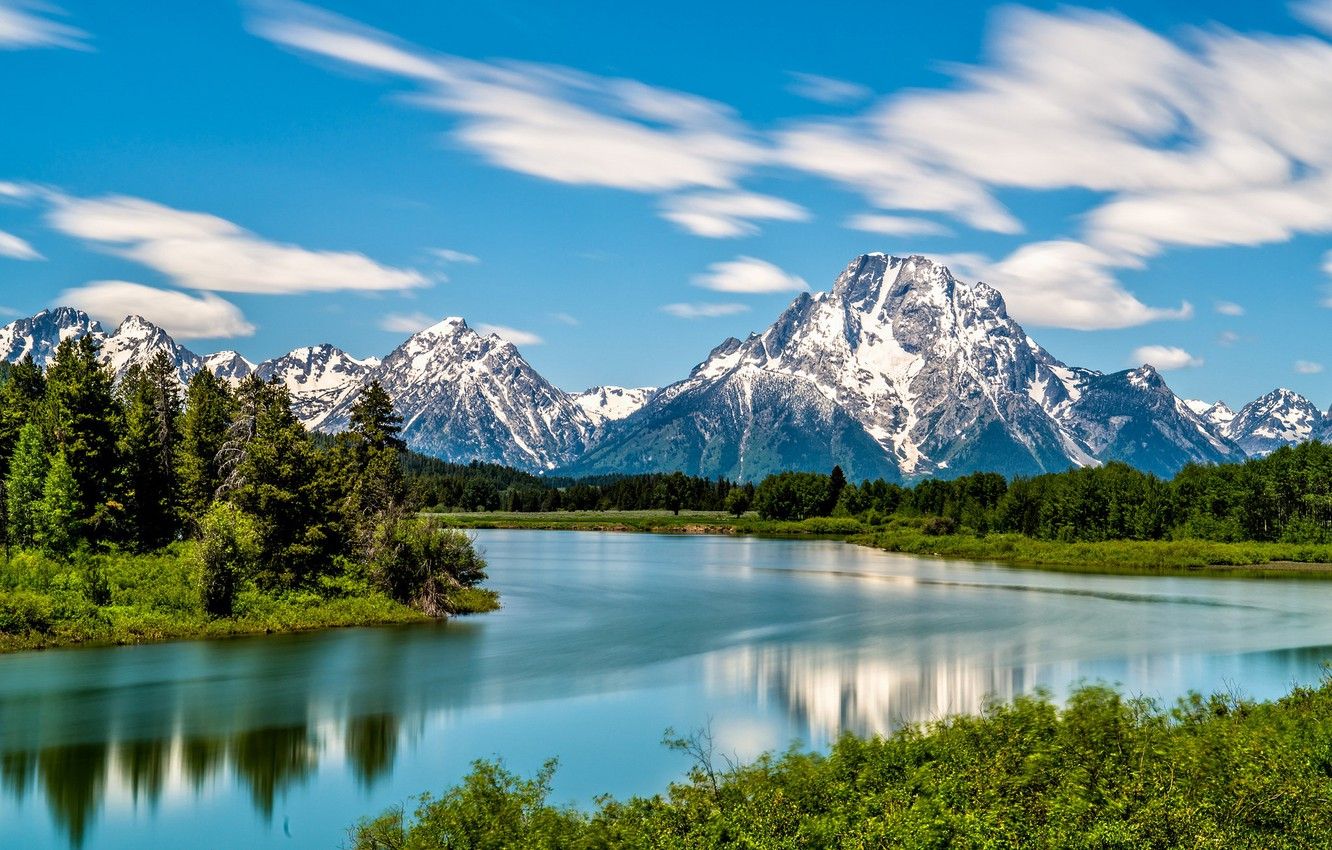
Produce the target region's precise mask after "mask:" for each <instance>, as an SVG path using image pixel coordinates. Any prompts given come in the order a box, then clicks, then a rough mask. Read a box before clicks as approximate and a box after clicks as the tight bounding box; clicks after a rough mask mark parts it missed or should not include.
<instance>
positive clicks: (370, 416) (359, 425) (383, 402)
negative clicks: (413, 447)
mask: <svg viewBox="0 0 1332 850" xmlns="http://www.w3.org/2000/svg"><path fill="white" fill-rule="evenodd" d="M350 430H351V432H352V433H353V434H356V435H357V436H358V437H360V438H361V439H362V440H363V441H365V443H366V444H367V445H368V446H370V447H371V448H392V449H396V450H397V451H405V450H406V448H407V444H406V443H405V442H403V440H402V438H401V437H400V436H399V435H400V434H401V433H402V417H401V416H399V415H398V414H397V412H396V411H395V410H394V409H393V399H392V398H390V397H389V394H388V392H387V391H386V390H385V389H384V387H383V385H381V384H380V383H379V381H371V382H370V384H369V386H367V387H366V388H365V389H363V390H361V394H360V396H359V397H358V398H357V399H356V404H354V405H352V409H351V428H350Z"/></svg>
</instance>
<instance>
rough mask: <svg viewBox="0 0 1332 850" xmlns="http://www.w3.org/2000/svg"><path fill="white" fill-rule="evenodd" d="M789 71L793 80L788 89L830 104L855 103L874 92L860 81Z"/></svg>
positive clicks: (800, 95) (801, 95) (795, 93)
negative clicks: (854, 81) (853, 81)
mask: <svg viewBox="0 0 1332 850" xmlns="http://www.w3.org/2000/svg"><path fill="white" fill-rule="evenodd" d="M788 73H789V74H790V76H791V82H790V84H789V85H788V86H787V87H786V90H787V91H789V92H791V93H792V94H794V95H796V96H798V97H803V98H805V99H807V100H813V101H817V102H819V103H826V104H828V105H829V106H837V105H840V104H845V103H855V102H856V101H859V100H865V99H866V98H868V97H869V96H870V95H872V94H874V92H873V90H871V89H870V87H869V86H862V85H861V84H860V83H852V82H848V81H846V80H838V79H834V78H833V77H825V76H822V75H821V74H805V73H801V72H800V71H790V72H788Z"/></svg>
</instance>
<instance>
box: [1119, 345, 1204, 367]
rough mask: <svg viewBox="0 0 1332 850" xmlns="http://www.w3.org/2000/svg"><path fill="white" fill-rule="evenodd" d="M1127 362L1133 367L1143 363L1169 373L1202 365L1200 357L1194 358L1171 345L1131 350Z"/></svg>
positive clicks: (1149, 346)
mask: <svg viewBox="0 0 1332 850" xmlns="http://www.w3.org/2000/svg"><path fill="white" fill-rule="evenodd" d="M1129 362H1130V363H1131V364H1132V365H1134V366H1137V365H1141V364H1144V363H1147V364H1151V365H1152V366H1155V367H1156V368H1157V370H1158V371H1161V372H1169V371H1171V370H1172V369H1192V368H1195V367H1198V366H1201V365H1203V359H1202V358H1201V357H1194V356H1193V355H1192V354H1190V353H1188V352H1187V351H1185V350H1184V349H1182V348H1178V347H1176V346H1173V345H1144V346H1140V347H1138V348H1135V349H1133V354H1132V355H1131V358H1130V361H1129Z"/></svg>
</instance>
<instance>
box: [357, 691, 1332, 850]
mask: <svg viewBox="0 0 1332 850" xmlns="http://www.w3.org/2000/svg"><path fill="white" fill-rule="evenodd" d="M663 744H665V745H666V746H668V747H670V748H672V749H676V750H679V751H681V752H682V753H684V754H686V755H688V756H690V757H691V758H692V761H693V768H692V769H691V770H690V771H689V773H688V775H687V777H686V778H685V779H683V780H679V781H676V782H674V783H672V784H671V785H670V787H669V788H668V789H667V790H666V791H665V792H664V793H662V794H659V795H655V796H651V797H633V798H630V799H625V800H617V799H614V798H612V797H609V796H604V797H598V798H596V800H595V803H594V805H593V806H591V807H583V808H580V807H576V806H556V805H553V804H552V803H550V802H549V801H548V797H549V794H550V791H551V783H552V779H553V777H554V775H555V772H556V769H557V765H556V763H555V762H554V761H551V762H547V764H546V766H545V767H544V768H543V769H542V770H540V771H539V772H538V773H537V774H536V775H535V776H533V777H530V778H524V777H522V776H519V775H516V774H514V773H512V772H510V771H508V770H507V769H506V768H505V767H504V765H503V764H502V763H500V762H494V761H479V762H476V763H475V764H474V765H473V770H472V772H471V773H470V774H469V775H468V776H467V777H466V778H465V779H464V780H463V781H462V782H461V783H459V784H458V785H455V786H453V787H452V788H449V789H446V790H445V791H444V792H443V793H441V794H439V795H438V796H436V795H432V794H423V795H421V796H420V797H417V798H415V799H414V800H413V801H412V802H411V804H410V805H411V808H410V809H408V808H407V807H404V806H395V807H393V808H390V809H388V810H387V811H384V812H383V813H381V814H380V815H378V816H375V817H371V818H366V819H364V820H362V821H361V822H360V823H358V824H356V825H354V826H352V827H351V829H350V830H349V842H348V846H349V847H351V848H353V850H383V848H418V850H443V848H448V847H525V848H593V847H595V848H604V850H616V848H625V849H626V850H628V848H635V850H646V848H653V850H671V848H679V850H684V848H693V847H722V846H725V847H785V848H826V847H889V846H891V847H902V848H921V850H924V848H942V847H1087V848H1091V847H1101V848H1107V847H1124V848H1128V847H1132V848H1146V850H1152V849H1153V848H1160V850H1166V848H1176V847H1263V848H1273V850H1280V848H1296V847H1301V848H1302V847H1308V846H1311V845H1310V844H1309V841H1310V840H1311V839H1312V838H1313V837H1315V836H1319V835H1322V836H1328V835H1332V804H1330V803H1332V779H1330V778H1329V777H1332V681H1329V680H1327V679H1325V680H1324V681H1323V683H1322V684H1321V685H1320V686H1317V687H1296V688H1294V689H1293V690H1292V691H1291V692H1290V693H1289V694H1288V695H1286V696H1284V697H1282V698H1280V699H1277V700H1274V701H1271V702H1253V701H1250V700H1246V699H1243V698H1241V697H1238V696H1236V695H1234V694H1225V695H1215V696H1211V697H1204V696H1201V695H1197V694H1191V695H1189V696H1187V697H1185V698H1183V699H1181V700H1179V701H1178V702H1177V703H1176V704H1175V705H1174V706H1172V707H1166V706H1163V705H1161V704H1160V703H1158V702H1156V701H1153V700H1147V699H1143V698H1129V697H1126V696H1124V695H1122V694H1121V693H1119V692H1117V691H1116V690H1114V689H1111V688H1108V687H1105V686H1100V685H1090V686H1081V687H1078V688H1076V689H1075V690H1074V691H1073V692H1072V694H1071V695H1070V696H1069V698H1068V699H1067V700H1066V701H1064V702H1063V704H1062V705H1060V704H1056V703H1055V702H1054V700H1053V699H1052V698H1051V696H1050V695H1049V694H1048V693H1043V692H1037V693H1035V694H1033V695H1027V696H1019V697H1017V698H1015V699H1013V700H1012V701H1009V702H995V703H991V704H988V705H986V706H985V707H984V708H983V709H982V711H981V712H980V713H979V714H977V715H960V716H955V717H949V718H946V719H942V720H938V721H936V722H932V723H928V724H922V725H918V726H912V727H908V728H906V729H903V730H901V731H898V732H896V733H895V734H892V735H890V736H887V737H872V738H860V737H856V736H853V735H844V736H843V737H841V738H840V739H839V740H838V741H837V742H836V743H835V744H833V746H832V747H831V749H830V750H829V751H828V752H827V753H820V752H806V751H802V750H801V749H799V748H798V747H796V746H793V747H792V748H790V749H788V750H787V751H786V752H784V753H777V754H772V753H770V754H767V755H763V756H760V757H759V758H758V759H756V760H755V761H753V762H751V763H749V764H745V765H737V764H734V763H733V762H731V760H729V759H727V758H726V757H725V756H724V755H722V754H719V753H717V752H715V751H714V747H713V742H712V739H711V735H710V733H709V732H708V731H707V730H701V731H699V732H695V733H694V734H693V735H691V736H688V737H685V738H679V737H677V736H675V734H674V733H673V732H671V731H669V730H668V731H667V733H666V737H665V739H664V740H663Z"/></svg>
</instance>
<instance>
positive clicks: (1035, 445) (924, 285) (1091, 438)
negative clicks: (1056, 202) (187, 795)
mask: <svg viewBox="0 0 1332 850" xmlns="http://www.w3.org/2000/svg"><path fill="white" fill-rule="evenodd" d="M82 334H92V335H94V336H95V337H96V338H97V340H98V341H99V343H101V345H102V350H103V358H104V360H105V362H106V363H107V364H108V367H109V368H110V369H112V370H113V371H114V372H115V374H116V375H117V377H123V375H124V373H125V372H126V370H127V369H128V368H129V367H130V366H131V365H132V364H134V363H146V362H147V361H148V360H149V359H150V358H151V357H152V356H153V354H154V353H155V352H157V351H166V352H167V353H168V354H169V355H170V356H171V357H172V358H173V362H175V364H176V366H177V369H178V372H179V374H180V376H181V380H182V382H184V381H187V380H188V379H189V377H190V376H191V375H193V374H194V373H195V372H197V371H199V370H201V369H208V370H209V371H211V372H213V373H214V374H217V375H219V376H221V377H223V378H224V379H225V380H227V381H229V382H232V383H233V384H234V383H236V382H238V381H239V380H240V379H241V378H243V377H244V376H246V375H248V374H251V373H257V374H258V375H259V376H260V377H262V378H263V379H265V380H277V381H279V382H281V383H282V384H283V385H285V386H286V387H287V388H288V389H289V390H290V391H291V394H292V399H293V406H294V408H295V410H296V412H297V415H298V416H299V417H300V418H301V419H302V421H303V422H305V423H306V425H307V426H308V427H311V428H318V429H320V430H324V431H330V432H332V431H337V430H339V429H341V428H344V427H346V424H347V419H348V414H349V410H350V406H351V405H352V404H353V403H354V400H355V398H356V396H357V392H358V390H359V389H360V388H362V387H364V386H365V385H366V383H367V382H369V381H371V380H378V381H380V382H381V383H382V384H383V385H384V387H385V389H386V390H387V391H388V392H389V394H390V395H391V396H392V397H393V398H394V400H395V405H396V406H397V408H398V411H399V413H400V414H401V415H402V416H403V417H404V419H405V436H406V439H407V440H408V443H409V445H411V446H412V447H413V448H415V449H417V450H418V451H422V452H425V453H428V454H434V455H437V456H439V457H443V458H448V459H451V460H458V461H468V460H472V459H479V460H485V461H493V462H498V463H505V464H509V465H512V466H516V467H519V468H523V469H528V470H532V471H548V470H555V469H559V470H562V471H565V472H568V473H570V474H604V473H625V472H646V471H668V470H674V469H683V470H685V471H688V472H691V473H694V474H699V475H706V476H717V475H725V476H728V477H731V478H739V479H743V480H757V479H760V478H762V477H763V476H765V475H767V474H769V473H771V472H774V471H778V470H782V469H814V470H824V471H826V470H827V469H829V468H831V466H832V465H833V464H841V465H842V467H843V469H844V470H845V471H846V472H847V473H848V475H850V476H851V477H852V478H860V477H880V476H882V477H885V478H889V479H912V478H917V477H922V476H930V475H936V476H955V475H960V474H964V473H967V472H971V471H978V470H987V471H998V472H1002V473H1006V474H1037V473H1040V472H1045V471H1054V470H1061V469H1064V468H1067V467H1068V466H1072V465H1089V464H1096V463H1101V462H1105V461H1108V460H1123V461H1126V462H1128V463H1131V464H1134V465H1136V466H1139V467H1141V468H1143V469H1148V470H1151V471H1154V472H1158V473H1161V474H1170V473H1172V472H1173V471H1175V470H1176V469H1178V468H1179V467H1181V466H1183V465H1184V464H1186V463H1189V462H1201V463H1215V462H1223V461H1231V460H1238V459H1241V458H1242V457H1244V456H1246V454H1264V453H1267V452H1270V451H1272V450H1273V449H1274V448H1276V447H1278V446H1280V445H1284V444H1289V443H1294V442H1299V441H1301V440H1306V439H1310V438H1325V437H1327V436H1329V435H1332V416H1329V415H1327V414H1323V413H1322V412H1320V411H1318V410H1317V409H1316V408H1314V407H1313V405H1312V404H1311V403H1309V402H1308V400H1307V399H1304V398H1303V397H1301V396H1299V395H1298V394H1295V393H1292V392H1290V391H1288V390H1277V391H1275V392H1273V393H1269V394H1268V395H1267V396H1264V397H1263V398H1261V399H1257V400H1255V401H1254V402H1251V403H1250V404H1249V405H1246V406H1245V407H1244V408H1243V409H1242V410H1241V411H1240V413H1239V414H1235V413H1234V412H1232V411H1231V410H1230V409H1229V408H1227V407H1226V406H1225V405H1224V404H1222V403H1220V402H1217V403H1215V404H1209V403H1207V402H1201V401H1184V400H1182V399H1180V398H1179V397H1177V396H1176V395H1175V394H1174V393H1173V392H1172V391H1171V390H1170V388H1169V387H1168V386H1167V385H1166V383H1165V381H1164V379H1163V378H1162V377H1161V375H1160V374H1159V373H1157V371H1156V370H1155V369H1153V368H1151V367H1150V366H1143V367H1141V368H1138V369H1131V370H1126V371H1123V372H1116V373H1113V374H1103V373H1100V372H1096V371H1092V370H1088V369H1081V368H1077V367H1071V366H1068V365H1066V364H1064V363H1062V362H1061V361H1059V360H1058V359H1056V358H1055V357H1054V356H1053V355H1051V354H1050V353H1049V352H1048V351H1046V350H1045V349H1044V348H1042V347H1041V346H1040V345H1039V344H1038V343H1037V342H1036V341H1035V340H1034V339H1032V338H1031V337H1030V336H1029V335H1028V334H1027V333H1026V332H1025V331H1024V330H1023V329H1022V327H1021V326H1020V325H1018V324H1017V323H1016V322H1014V321H1013V320H1012V318H1011V317H1009V316H1008V314H1007V311H1006V309H1005V306H1004V301H1003V298H1002V297H1001V296H1000V294H999V293H998V292H997V291H995V290H994V289H993V288H991V287H989V286H987V285H986V284H984V283H976V284H967V283H965V282H962V281H959V280H957V279H956V278H955V277H954V276H953V275H952V274H951V273H950V272H949V270H948V269H947V268H946V267H945V266H943V265H941V264H939V263H937V262H933V261H931V260H929V259H927V258H925V257H920V256H912V257H891V256H887V255H884V254H866V255H863V256H861V257H858V258H856V259H855V260H854V261H852V262H851V263H850V264H849V265H848V266H847V267H846V269H845V270H844V271H843V272H842V273H841V274H840V275H839V276H838V278H837V280H836V281H835V283H834V285H833V287H832V289H831V290H830V291H827V292H816V293H801V294H800V295H799V296H797V297H796V298H795V299H794V300H793V301H792V302H791V304H790V305H789V306H788V308H787V309H786V310H785V311H784V312H783V313H782V314H781V315H780V316H779V317H778V318H777V320H776V321H774V322H773V323H772V325H771V326H769V327H768V328H767V329H766V330H764V331H763V332H762V333H758V334H751V335H750V336H749V337H748V338H746V339H744V340H740V339H728V340H726V341H724V342H723V343H722V344H721V345H719V346H717V347H716V348H715V349H713V350H712V352H710V353H709V355H708V356H707V358H705V359H704V360H703V362H701V363H699V364H698V365H697V366H696V367H695V368H694V369H693V370H692V371H691V372H690V374H689V375H688V376H687V377H685V378H684V379H683V380H681V381H678V382H676V383H674V384H671V385H669V386H667V387H664V388H662V389H659V390H654V389H651V388H623V387H594V388H592V389H590V390H587V391H585V392H582V393H577V394H569V393H565V392H563V391H561V390H559V389H557V388H556V387H554V386H552V385H551V384H550V383H549V382H548V381H546V380H545V379H544V378H543V377H542V376H541V375H540V374H538V373H537V372H536V371H535V370H534V369H533V368H532V367H531V365H530V364H529V363H528V362H527V361H526V360H525V359H524V358H523V357H522V355H521V354H520V353H519V352H518V350H517V349H516V348H514V346H513V345H512V344H510V343H508V342H505V341H504V340H502V339H500V338H499V337H497V336H494V335H489V336H487V335H482V334H479V333H477V332H476V331H474V330H472V329H471V328H470V327H468V326H467V323H466V322H465V321H463V320H462V319H459V318H451V319H445V320H444V321H442V322H440V323H439V324H437V325H435V326H433V327H431V328H428V329H426V330H425V331H422V332H421V333H418V334H416V335H414V336H412V337H411V338H409V339H408V340H406V341H405V342H404V343H403V344H402V345H400V346H399V347H398V348H397V349H395V350H394V351H393V352H392V353H391V354H390V355H389V356H388V357H386V358H385V359H384V360H383V361H382V362H380V361H377V360H373V359H370V360H357V359H355V358H353V357H351V356H349V355H347V354H346V353H345V352H343V351H342V350H340V349H338V348H335V347H333V346H331V345H327V344H325V345H319V346H313V347H307V348H300V349H296V350H295V351H292V352H291V353H289V354H286V355H284V356H282V357H278V358H275V359H273V360H269V361H266V362H264V363H262V364H259V365H258V366H256V365H254V364H253V363H251V362H250V361H248V360H246V359H245V358H244V357H242V356H241V355H240V354H238V353H236V352H234V351H222V352H218V353H216V354H211V355H207V356H205V357H200V356H198V355H196V354H194V353H192V352H191V351H189V350H188V349H186V348H184V347H183V346H180V345H178V344H177V343H175V341H174V340H172V339H171V337H170V336H169V335H168V334H166V333H165V332H164V331H163V330H162V329H160V328H158V327H156V326H155V325H153V324H152V323H151V322H148V321H146V320H144V319H142V318H139V317H129V318H127V319H126V320H125V321H123V322H122V323H121V324H120V325H119V326H118V327H117V328H116V330H115V331H113V332H112V333H110V334H107V333H106V332H105V331H104V330H103V328H102V327H101V326H100V325H99V324H98V323H97V322H95V321H93V320H92V319H91V318H90V317H89V316H88V315H87V314H85V313H82V312H80V311H78V310H72V309H69V308H58V309H52V310H45V311H42V312H41V313H39V314H37V315H35V316H33V317H30V318H26V319H20V320H17V321H15V322H12V323H10V324H9V325H6V326H5V327H3V328H0V356H3V357H5V358H6V359H10V360H16V359H18V358H20V357H22V356H23V355H24V354H25V353H29V352H31V353H33V355H34V356H35V357H36V358H37V359H38V361H39V362H42V363H45V362H47V361H48V360H49V358H50V356H51V355H52V354H53V353H54V350H55V347H56V345H58V343H59V341H60V340H61V339H65V338H70V337H74V336H79V335H82Z"/></svg>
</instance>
